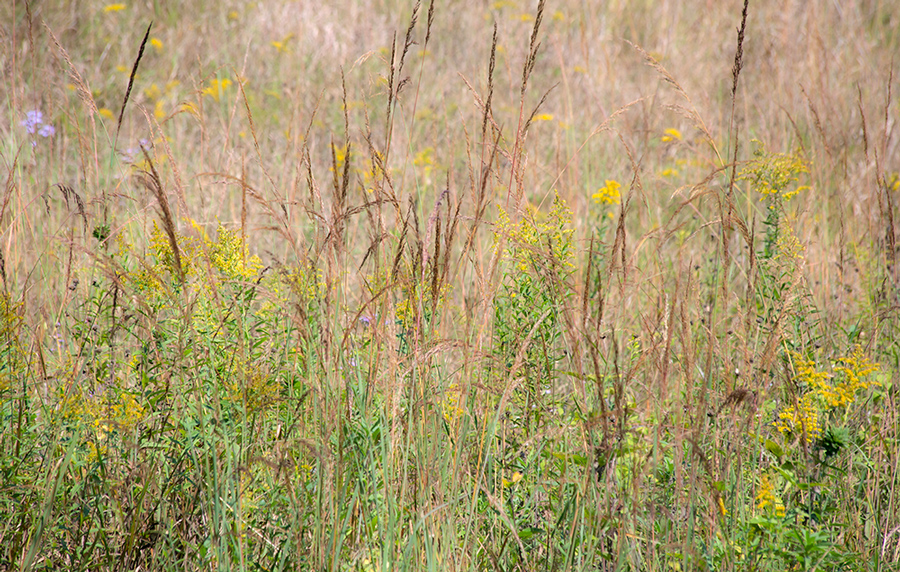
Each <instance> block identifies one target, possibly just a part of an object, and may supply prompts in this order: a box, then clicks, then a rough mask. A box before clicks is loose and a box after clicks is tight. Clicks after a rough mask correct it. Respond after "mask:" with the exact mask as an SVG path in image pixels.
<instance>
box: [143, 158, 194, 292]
mask: <svg viewBox="0 0 900 572" xmlns="http://www.w3.org/2000/svg"><path fill="white" fill-rule="evenodd" d="M141 153H143V155H144V160H145V161H146V162H147V169H149V170H142V171H140V173H141V175H143V176H141V177H139V180H140V182H141V184H142V185H144V187H145V188H147V190H149V191H150V192H151V193H153V196H155V197H156V201H157V203H159V210H160V214H161V215H162V223H163V230H164V231H165V233H166V238H168V240H169V247H170V248H171V249H172V254H173V255H174V256H175V270H176V271H177V272H178V281H179V282H180V283H182V284H183V283H184V279H185V274H184V267H183V266H182V264H181V248H180V247H179V246H178V235H177V232H176V230H175V220H174V219H173V218H172V210H171V209H170V208H169V199H168V198H167V197H166V192H165V191H164V190H163V186H162V181H160V178H159V173H157V172H156V166H155V165H154V164H153V159H151V158H150V153H148V152H147V148H146V147H144V146H143V145H141Z"/></svg>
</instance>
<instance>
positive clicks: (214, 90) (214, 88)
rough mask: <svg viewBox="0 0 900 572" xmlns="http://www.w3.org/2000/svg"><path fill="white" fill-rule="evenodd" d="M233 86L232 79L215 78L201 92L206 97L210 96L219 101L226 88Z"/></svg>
mask: <svg viewBox="0 0 900 572" xmlns="http://www.w3.org/2000/svg"><path fill="white" fill-rule="evenodd" d="M230 86H231V80H230V79H227V78H226V79H214V80H212V81H210V82H209V85H208V86H207V87H206V88H205V89H204V90H203V91H202V92H200V93H201V95H203V96H204V97H206V96H209V97H211V98H213V99H214V100H216V101H219V98H221V97H222V96H223V95H224V94H225V90H227V89H228V88H229V87H230Z"/></svg>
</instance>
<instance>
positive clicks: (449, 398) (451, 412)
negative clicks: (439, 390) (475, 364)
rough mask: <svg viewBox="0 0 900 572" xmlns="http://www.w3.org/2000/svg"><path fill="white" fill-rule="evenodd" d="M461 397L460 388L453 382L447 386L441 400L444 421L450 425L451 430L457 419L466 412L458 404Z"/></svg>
mask: <svg viewBox="0 0 900 572" xmlns="http://www.w3.org/2000/svg"><path fill="white" fill-rule="evenodd" d="M461 399H462V391H461V390H460V388H459V385H457V384H456V383H453V384H451V385H450V387H448V388H447V392H446V394H445V395H444V399H443V400H441V409H442V410H443V414H444V421H446V422H447V425H449V426H450V428H451V430H452V429H454V428H455V427H456V424H457V422H458V421H459V419H460V417H462V416H463V414H464V413H465V412H466V411H465V409H463V408H462V405H461V404H460V401H461Z"/></svg>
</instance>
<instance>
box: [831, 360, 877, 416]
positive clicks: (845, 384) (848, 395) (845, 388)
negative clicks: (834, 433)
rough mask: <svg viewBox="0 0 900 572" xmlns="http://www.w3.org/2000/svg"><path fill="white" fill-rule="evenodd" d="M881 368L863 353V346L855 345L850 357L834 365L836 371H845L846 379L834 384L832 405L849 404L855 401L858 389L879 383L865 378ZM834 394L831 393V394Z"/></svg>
mask: <svg viewBox="0 0 900 572" xmlns="http://www.w3.org/2000/svg"><path fill="white" fill-rule="evenodd" d="M879 368H880V364H877V363H874V362H872V361H870V360H869V358H867V357H866V355H865V354H864V353H863V351H862V347H860V346H858V345H857V346H855V347H854V348H853V351H852V352H851V353H850V355H849V356H848V357H845V358H842V359H840V360H838V363H837V364H836V365H835V366H834V371H835V372H840V373H843V374H844V379H843V380H841V381H840V382H838V383H837V384H835V385H834V386H833V389H832V394H833V396H834V397H833V398H832V401H831V403H830V405H831V407H838V406H840V405H844V406H846V405H849V404H850V403H852V402H853V397H854V395H856V392H857V391H859V390H862V389H868V388H869V387H871V386H872V385H877V384H878V382H877V381H875V380H866V379H863V378H865V377H866V376H868V375H869V374H870V373H873V372H875V371H878V369H879ZM832 394H829V396H831V395H832Z"/></svg>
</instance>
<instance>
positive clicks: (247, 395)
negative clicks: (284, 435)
mask: <svg viewBox="0 0 900 572" xmlns="http://www.w3.org/2000/svg"><path fill="white" fill-rule="evenodd" d="M241 369H242V370H243V371H242V372H241V375H236V376H234V377H233V378H232V379H231V381H230V382H229V384H228V389H229V395H228V396H227V399H228V400H229V401H231V402H232V403H235V404H243V406H244V407H245V408H246V410H247V413H249V414H251V415H252V414H255V413H259V412H262V411H265V410H266V409H268V408H269V406H270V405H272V404H273V403H274V402H275V401H277V400H278V393H279V385H278V383H277V381H276V380H274V379H273V378H272V377H271V376H270V375H268V374H267V373H266V372H264V371H262V370H261V369H260V368H259V366H258V365H254V364H252V363H250V362H245V363H244V365H243V367H242V368H241Z"/></svg>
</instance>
